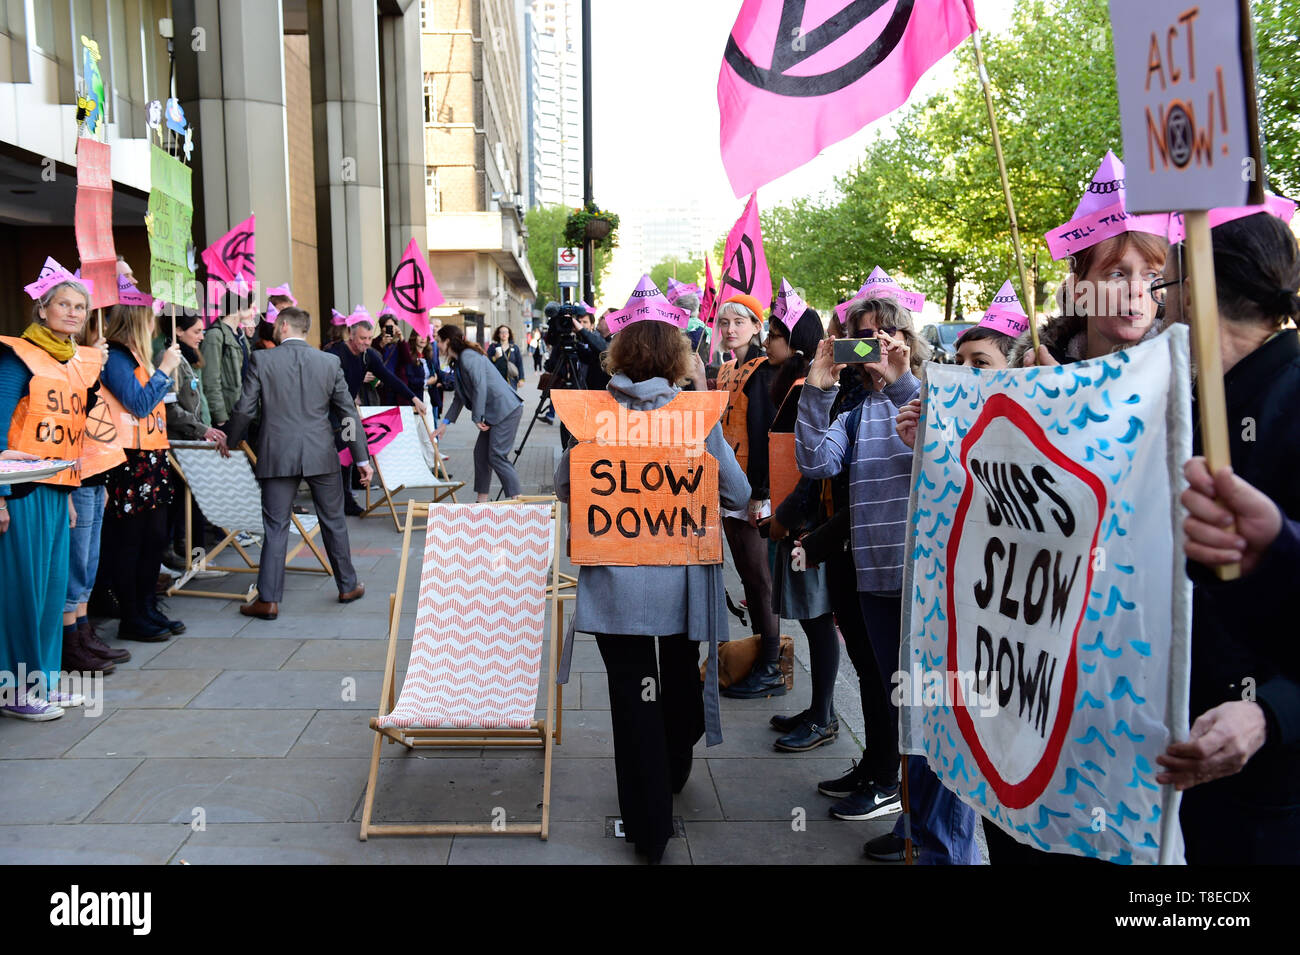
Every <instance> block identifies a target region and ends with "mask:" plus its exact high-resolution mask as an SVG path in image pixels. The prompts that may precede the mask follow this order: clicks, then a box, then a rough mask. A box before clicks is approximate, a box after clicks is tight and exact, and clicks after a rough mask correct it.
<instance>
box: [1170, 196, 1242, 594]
mask: <svg viewBox="0 0 1300 955" xmlns="http://www.w3.org/2000/svg"><path fill="white" fill-rule="evenodd" d="M1183 222H1184V224H1185V227H1186V230H1187V242H1186V246H1185V247H1186V249H1187V260H1186V262H1184V263H1183V267H1184V269H1185V271H1184V272H1183V278H1184V285H1185V286H1186V288H1187V291H1188V293H1189V294H1190V295H1191V302H1190V305H1191V307H1190V309H1189V314H1188V317H1189V319H1190V322H1191V333H1192V336H1191V337H1192V355H1193V357H1194V358H1195V359H1196V403H1197V406H1198V410H1199V414H1200V419H1201V449H1202V452H1203V453H1204V454H1205V463H1206V464H1207V465H1208V466H1209V468H1210V473H1211V474H1214V473H1215V472H1216V471H1218V470H1219V469H1220V468H1224V467H1231V466H1232V452H1231V450H1230V448H1229V445H1228V403H1227V399H1226V397H1225V396H1224V393H1223V357H1222V355H1221V354H1220V352H1219V304H1218V303H1219V298H1218V288H1217V283H1216V282H1215V279H1214V246H1213V245H1212V244H1211V239H1210V214H1209V213H1208V212H1185V213H1183ZM1214 571H1215V573H1216V574H1218V576H1219V579H1220V580H1236V579H1237V578H1238V577H1240V576H1241V565H1240V564H1224V565H1221V566H1219V567H1216V568H1215V569H1214Z"/></svg>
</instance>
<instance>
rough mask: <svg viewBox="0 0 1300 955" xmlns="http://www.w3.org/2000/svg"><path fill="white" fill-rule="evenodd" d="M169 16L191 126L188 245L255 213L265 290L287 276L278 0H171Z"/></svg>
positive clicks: (178, 86)
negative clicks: (190, 233)
mask: <svg viewBox="0 0 1300 955" xmlns="http://www.w3.org/2000/svg"><path fill="white" fill-rule="evenodd" d="M172 15H173V18H174V21H175V31H176V90H177V95H178V96H179V97H180V99H181V105H182V107H183V108H184V110H185V115H186V116H187V117H188V119H189V121H190V122H191V123H192V124H193V125H194V140H195V150H194V162H193V165H194V204H195V209H194V242H195V245H197V246H198V247H199V248H203V247H205V246H206V245H207V244H209V243H211V242H213V241H215V240H216V239H217V238H219V237H220V236H221V235H223V234H224V233H225V232H226V231H227V230H229V229H230V227H231V226H233V225H235V224H236V223H239V222H242V221H243V220H244V219H246V218H248V215H249V213H250V212H256V213H257V278H258V281H259V282H260V283H261V285H262V287H263V288H266V287H269V286H271V285H278V284H280V283H281V282H287V281H289V280H290V279H291V278H292V276H293V252H292V241H291V238H290V231H289V161H288V145H287V132H286V113H285V96H284V21H283V18H282V16H281V8H280V4H279V3H266V2H264V0H220V2H218V0H173V3H172ZM195 28H198V29H199V30H200V31H201V32H200V33H198V34H195V33H194V30H195ZM300 108H301V107H300Z"/></svg>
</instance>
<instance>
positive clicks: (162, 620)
mask: <svg viewBox="0 0 1300 955" xmlns="http://www.w3.org/2000/svg"><path fill="white" fill-rule="evenodd" d="M159 604H160V601H159V600H158V595H157V594H154V595H153V596H152V599H150V600H149V601H148V602H147V603H146V604H145V612H144V616H145V618H146V619H148V620H151V621H153V622H154V623H156V624H158V626H160V627H166V628H167V629H168V630H170V631H171V632H172V633H173V634H180V633H184V632H185V624H183V623H181V622H180V621H179V620H169V619H168V618H167V616H166V615H165V614H164V613H163V612H162V610H161V608H160V606H159Z"/></svg>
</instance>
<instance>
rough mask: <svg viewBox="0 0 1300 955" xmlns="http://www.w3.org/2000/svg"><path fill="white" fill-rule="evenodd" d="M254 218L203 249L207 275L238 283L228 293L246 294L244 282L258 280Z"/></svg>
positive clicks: (245, 283)
mask: <svg viewBox="0 0 1300 955" xmlns="http://www.w3.org/2000/svg"><path fill="white" fill-rule="evenodd" d="M256 218H257V217H256V216H252V215H250V216H249V217H248V218H247V219H245V220H244V221H243V222H241V223H239V225H237V226H235V227H234V228H233V229H231V230H230V231H229V232H227V233H226V234H225V235H223V236H222V237H221V238H220V239H218V240H217V241H216V242H213V243H212V245H210V246H208V247H207V248H206V249H204V250H203V264H204V265H206V266H207V267H208V276H209V277H210V278H214V279H217V280H218V281H221V282H231V283H238V284H237V285H233V286H232V288H231V291H233V292H235V293H236V294H239V295H247V294H248V292H247V287H248V286H247V283H248V282H254V281H256V280H257V256H256V252H257V248H256V246H257V231H256V222H255V221H254V220H255V219H256ZM240 287H242V289H243V290H242V291H241V290H240Z"/></svg>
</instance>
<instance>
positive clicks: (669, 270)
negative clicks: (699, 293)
mask: <svg viewBox="0 0 1300 955" xmlns="http://www.w3.org/2000/svg"><path fill="white" fill-rule="evenodd" d="M670 278H672V279H676V280H677V281H679V282H686V283H688V284H689V283H691V282H694V283H695V284H697V285H701V287H702V283H703V282H704V260H703V259H683V258H680V257H678V256H676V255H670V256H668V257H667V258H665V259H663V260H662V261H661V262H659V263H658V264H656V265H654V266H652V267H651V269H650V280H651V281H652V282H654V283H655V285H656V286H658V287H659V288H661V289H666V288H667V287H668V280H669V279H670Z"/></svg>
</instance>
